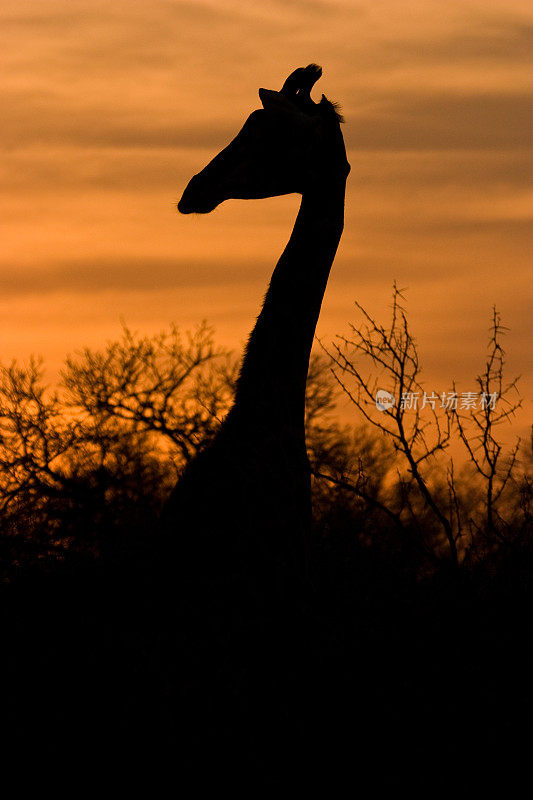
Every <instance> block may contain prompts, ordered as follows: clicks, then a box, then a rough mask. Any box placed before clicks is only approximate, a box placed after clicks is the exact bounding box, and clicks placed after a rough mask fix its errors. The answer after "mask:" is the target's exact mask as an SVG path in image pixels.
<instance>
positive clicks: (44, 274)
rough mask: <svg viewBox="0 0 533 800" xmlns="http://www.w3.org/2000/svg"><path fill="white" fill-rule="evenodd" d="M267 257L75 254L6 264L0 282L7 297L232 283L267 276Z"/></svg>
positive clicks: (156, 290)
mask: <svg viewBox="0 0 533 800" xmlns="http://www.w3.org/2000/svg"><path fill="white" fill-rule="evenodd" d="M271 266H272V265H269V264H267V263H266V261H265V260H261V259H256V260H254V261H253V262H252V263H250V261H249V260H242V259H241V260H239V259H238V258H232V259H231V262H230V263H225V259H224V257H221V258H220V259H217V258H213V259H206V258H196V259H180V258H162V257H159V258H150V257H146V258H134V257H130V258H128V257H127V256H123V257H117V258H111V257H107V258H105V257H98V256H94V257H93V258H77V259H76V258H72V259H68V260H61V261H60V262H59V263H58V264H44V265H43V264H40V265H39V267H38V268H32V267H25V268H24V267H21V266H17V267H12V268H10V267H4V269H3V270H2V276H1V280H0V284H1V286H2V293H3V295H4V297H15V296H21V295H46V294H51V293H55V292H61V293H79V294H82V295H85V294H87V293H101V292H108V291H116V290H120V291H122V292H124V293H127V292H159V291H161V290H162V289H177V288H180V287H187V288H188V287H193V286H198V287H201V286H228V285H231V284H248V283H250V282H254V281H260V280H261V279H262V280H265V276H266V275H267V274H268V273H269V267H271Z"/></svg>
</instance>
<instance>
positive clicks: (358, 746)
mask: <svg viewBox="0 0 533 800" xmlns="http://www.w3.org/2000/svg"><path fill="white" fill-rule="evenodd" d="M315 564H316V565H317V566H315V569H314V577H313V589H312V590H311V591H310V592H309V594H308V596H307V598H306V599H305V602H304V603H303V604H301V603H294V604H293V606H292V608H287V607H286V606H283V604H278V605H277V604H276V603H270V604H269V605H268V607H267V609H266V610H265V609H262V610H261V609H257V608H256V609H251V608H247V607H246V604H243V603H238V602H236V603H231V604H229V605H228V604H226V605H225V606H224V605H223V604H218V603H217V602H215V603H214V604H213V605H212V608H211V611H210V612H209V613H204V614H203V615H202V618H201V619H196V620H193V619H192V618H191V617H190V615H188V618H187V619H185V620H184V619H183V616H181V617H180V614H179V613H177V612H176V610H175V609H176V603H175V602H174V601H175V588H174V587H173V586H172V581H171V578H170V577H169V576H171V573H172V569H171V568H170V569H168V570H167V571H166V573H165V571H163V572H162V573H160V574H159V575H158V577H157V578H154V576H153V570H150V569H147V568H146V564H145V563H143V562H142V561H141V562H138V563H137V564H135V563H129V564H127V565H124V564H123V565H122V566H120V567H118V566H117V565H116V564H115V565H110V564H107V565H106V564H104V563H103V562H102V561H100V562H77V563H75V562H72V563H66V564H63V565H62V566H60V567H57V568H55V569H52V570H46V571H44V570H39V569H36V568H34V569H32V570H28V571H27V572H26V574H23V575H20V576H19V577H18V578H17V579H16V580H14V581H13V582H12V583H11V584H8V585H5V586H3V587H2V590H1V593H0V598H1V614H2V629H3V632H2V640H3V654H2V660H1V663H2V669H1V672H2V674H1V681H2V694H3V700H2V706H3V712H2V729H3V734H4V737H5V740H6V741H5V744H4V747H3V750H2V752H3V753H4V755H6V756H8V755H9V758H10V759H11V758H15V757H17V758H20V759H21V761H22V762H23V763H25V764H26V765H27V766H28V765H31V764H32V763H34V762H35V759H39V758H44V759H45V760H48V762H49V763H52V764H64V763H69V764H71V765H73V764H77V765H78V774H79V775H83V774H85V772H86V771H88V772H89V773H90V772H93V771H94V770H95V769H98V768H100V767H101V766H102V765H103V764H107V765H111V766H112V767H113V768H114V769H116V770H117V771H119V772H120V771H123V772H125V773H128V774H130V775H135V774H136V772H137V770H140V769H141V768H143V769H144V768H146V769H149V770H150V769H152V770H153V769H155V770H156V771H157V774H163V773H166V772H169V773H171V774H172V775H173V779H174V787H175V788H176V789H178V788H180V787H183V786H184V785H185V783H186V782H188V781H190V780H191V779H192V780H193V781H194V782H195V784H196V785H197V787H199V786H200V785H204V784H207V785H213V786H218V787H222V786H227V785H232V786H233V785H235V784H236V783H238V782H239V781H241V780H248V787H249V789H252V788H253V787H257V789H259V788H260V787H262V786H263V787H267V788H268V787H270V788H271V789H277V788H279V787H282V786H283V787H285V788H287V787H288V786H289V785H293V786H300V788H302V789H303V788H304V787H306V786H307V785H308V784H309V785H314V787H315V788H318V787H319V786H321V785H322V782H323V781H325V783H326V785H327V786H329V788H330V789H331V788H332V787H333V785H334V784H335V783H336V782H337V781H340V779H341V777H342V778H343V779H344V780H346V781H348V783H347V786H348V788H349V789H356V788H358V787H359V788H361V787H363V786H367V785H368V786H369V787H374V788H376V787H378V786H383V787H385V788H395V787H399V786H402V787H404V788H406V787H407V788H409V787H415V786H417V787H419V788H422V789H423V790H424V794H426V795H428V796H433V794H434V787H435V786H436V785H440V784H444V783H446V782H447V781H450V782H451V784H452V785H453V784H455V785H456V786H461V788H462V790H465V789H468V787H469V786H472V787H477V788H478V789H479V788H480V786H481V780H482V779H483V780H485V781H488V783H493V782H495V781H496V780H497V778H499V779H501V778H502V776H503V780H504V784H505V785H507V787H508V788H509V787H510V786H511V785H512V783H513V780H514V779H515V778H516V779H517V777H518V775H519V774H520V773H521V771H522V770H523V769H524V768H527V763H528V759H530V754H531V727H530V726H531V718H532V715H531V711H532V709H531V675H532V669H531V668H532V661H533V659H532V651H531V634H532V619H531V572H532V569H531V557H530V556H528V555H527V554H525V553H522V554H520V555H519V556H517V555H514V556H509V557H508V558H507V559H500V562H499V564H498V568H497V569H495V570H490V571H489V570H487V569H486V568H484V567H483V568H481V567H480V568H478V570H477V571H476V570H470V571H468V572H466V571H465V572H464V573H463V574H460V575H456V574H453V573H451V574H450V573H449V572H447V571H446V570H444V569H443V570H441V571H440V572H438V573H435V574H434V575H433V576H431V577H428V578H426V579H425V580H415V579H413V578H411V577H407V576H406V575H405V574H402V572H401V570H398V569H395V566H394V564H392V563H386V562H385V561H384V560H383V559H381V560H376V558H375V557H373V556H371V555H369V554H368V553H366V554H365V553H359V554H358V558H357V559H354V558H353V554H352V558H350V559H347V558H346V554H340V553H338V552H335V551H334V550H331V548H329V549H328V548H324V547H322V546H319V547H318V548H317V554H316V555H315ZM354 564H355V566H354ZM318 565H319V568H318ZM161 575H165V576H166V577H161ZM6 763H9V761H8V760H7V759H6ZM287 772H289V773H290V775H291V776H292V781H293V783H292V784H291V783H290V781H291V778H287V777H282V775H285V776H286V774H287ZM228 781H229V784H228ZM350 793H352V792H351V791H350ZM251 794H252V795H254V794H255V791H252V792H251ZM153 796H163V795H160V794H159V793H158V792H155V793H154V794H153ZM193 796H194V795H193ZM509 796H515V795H513V794H512V793H511V794H510V795H509Z"/></svg>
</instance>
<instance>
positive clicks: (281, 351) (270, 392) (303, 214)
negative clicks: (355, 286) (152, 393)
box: [232, 178, 346, 438]
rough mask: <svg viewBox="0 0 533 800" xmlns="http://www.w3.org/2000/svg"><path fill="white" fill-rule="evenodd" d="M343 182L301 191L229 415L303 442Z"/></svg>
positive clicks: (341, 219) (322, 183) (338, 234)
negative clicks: (317, 332) (309, 373)
mask: <svg viewBox="0 0 533 800" xmlns="http://www.w3.org/2000/svg"><path fill="white" fill-rule="evenodd" d="M345 185H346V179H345V178H344V179H342V180H339V179H338V178H337V179H336V180H333V179H327V178H326V179H324V180H321V181H319V182H317V184H316V185H314V186H313V187H312V188H310V189H308V190H306V191H305V192H304V193H303V196H302V202H301V205H300V210H299V212H298V216H297V218H296V222H295V225H294V229H293V231H292V234H291V237H290V239H289V242H288V244H287V246H286V248H285V250H284V252H283V254H282V256H281V258H280V260H279V261H278V263H277V266H276V268H275V270H274V272H273V275H272V279H271V282H270V286H269V289H268V292H267V294H266V297H265V302H264V304H263V308H262V310H261V313H260V315H259V317H258V319H257V322H256V325H255V327H254V329H253V331H252V333H251V336H250V339H249V342H248V346H247V348H246V352H245V357H244V361H243V365H242V369H241V374H240V377H239V380H238V383H237V391H236V396H235V406H234V409H233V413H232V416H233V418H234V420H235V418H242V419H243V420H244V421H246V420H247V419H249V420H254V421H255V424H256V425H257V423H258V422H259V423H260V422H261V421H262V422H263V424H264V425H266V426H268V427H273V426H276V428H277V429H278V430H279V429H280V427H281V429H283V430H284V435H287V433H288V431H289V430H291V431H292V432H294V433H295V434H296V435H297V436H298V437H300V438H301V437H302V436H303V435H304V411H305V386H306V380H307V371H308V366H309V356H310V353H311V347H312V344H313V339H314V334H315V328H316V324H317V321H318V316H319V314H320V306H321V304H322V298H323V296H324V292H325V289H326V284H327V281H328V277H329V273H330V269H331V265H332V263H333V260H334V258H335V253H336V251H337V247H338V244H339V240H340V237H341V234H342V230H343V225H344V194H345Z"/></svg>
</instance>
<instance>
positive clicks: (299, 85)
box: [281, 64, 322, 99]
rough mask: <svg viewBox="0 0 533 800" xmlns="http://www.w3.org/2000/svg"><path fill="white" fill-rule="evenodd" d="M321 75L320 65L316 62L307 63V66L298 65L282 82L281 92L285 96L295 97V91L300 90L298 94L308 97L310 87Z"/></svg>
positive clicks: (309, 95)
mask: <svg viewBox="0 0 533 800" xmlns="http://www.w3.org/2000/svg"><path fill="white" fill-rule="evenodd" d="M321 75H322V67H319V66H318V64H308V66H307V67H299V68H298V69H295V70H294V72H291V74H290V75H289V77H288V78H287V80H286V81H285V83H284V84H283V88H282V89H281V93H282V94H284V95H286V96H287V97H296V93H297V92H300V95H303V96H304V97H308V98H309V99H310V98H311V89H312V88H313V86H314V85H315V83H316V82H317V80H318V79H319V78H320V76H321Z"/></svg>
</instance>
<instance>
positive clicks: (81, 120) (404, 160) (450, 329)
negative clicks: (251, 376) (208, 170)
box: [0, 0, 533, 431]
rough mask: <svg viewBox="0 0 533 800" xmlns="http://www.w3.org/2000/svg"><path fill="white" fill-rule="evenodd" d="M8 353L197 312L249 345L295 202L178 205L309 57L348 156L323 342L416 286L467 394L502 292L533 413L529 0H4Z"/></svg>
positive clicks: (220, 335) (412, 296)
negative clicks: (206, 209)
mask: <svg viewBox="0 0 533 800" xmlns="http://www.w3.org/2000/svg"><path fill="white" fill-rule="evenodd" d="M1 15H2V17H3V19H2V24H1V42H0V52H1V56H0V59H1V62H2V63H1V82H2V108H3V123H2V145H3V158H2V163H3V168H4V169H3V181H2V231H1V236H2V275H1V278H2V298H1V300H2V309H1V341H0V357H1V358H2V360H4V361H9V360H10V359H11V358H12V357H15V356H16V357H19V358H25V357H27V356H28V355H29V354H30V353H41V354H42V355H43V356H44V357H45V359H46V363H47V364H48V365H49V369H50V375H54V374H56V373H57V370H58V369H59V366H60V364H61V361H62V360H63V357H64V356H65V355H66V354H67V353H68V352H72V351H73V350H75V349H76V348H79V347H82V346H84V345H91V346H94V347H97V346H99V345H102V344H103V343H104V342H105V341H106V340H107V339H110V338H115V337H117V336H118V335H119V334H120V318H121V317H122V318H124V319H125V320H126V322H127V323H128V325H129V326H130V327H132V328H134V329H136V330H138V331H140V332H147V333H151V332H155V331H157V330H160V329H161V328H163V327H165V326H167V325H168V324H169V323H170V322H171V321H175V322H176V323H178V324H179V325H180V326H183V327H191V326H194V325H195V324H196V323H198V322H200V321H201V320H202V319H203V318H206V319H207V320H208V321H209V322H211V323H212V324H213V325H214V326H215V328H216V331H217V339H218V341H219V342H220V343H222V344H226V345H228V346H230V347H233V348H235V349H237V350H239V349H240V348H241V347H242V344H243V343H244V341H245V340H246V337H247V334H248V332H249V330H250V328H251V326H252V325H253V322H254V319H255V317H256V315H257V313H258V311H259V308H260V303H261V300H262V297H263V295H264V292H265V289H266V286H267V283H268V279H269V277H270V273H271V271H272V269H273V267H274V265H275V263H276V260H277V258H278V257H279V255H280V253H281V251H282V249H283V247H284V245H285V242H286V240H287V239H288V236H289V234H290V231H291V229H292V225H293V222H294V218H295V215H296V212H297V209H298V204H299V198H298V197H297V196H295V195H292V196H289V197H283V198H273V199H269V200H261V201H230V202H228V203H226V204H224V205H223V206H221V207H220V208H218V209H217V210H216V211H215V212H213V213H212V214H210V215H206V216H202V217H200V216H195V215H192V216H187V217H182V216H180V215H178V214H177V212H176V210H175V205H174V204H175V202H176V201H177V200H178V199H179V196H180V195H181V192H182V191H183V188H184V187H185V185H186V183H187V181H188V179H189V178H190V177H191V176H192V175H193V174H194V173H195V172H198V171H199V169H201V168H202V167H203V166H204V165H205V164H206V163H207V162H208V161H209V160H210V159H211V158H212V157H213V155H215V154H216V153H217V152H218V151H219V150H220V149H221V148H222V147H223V146H225V145H226V144H227V143H228V141H229V140H230V139H231V138H233V136H234V135H235V133H236V132H237V131H238V130H239V128H240V127H241V125H242V123H243V121H244V120H245V119H246V117H247V115H248V114H249V113H250V112H251V111H253V110H254V109H255V108H258V107H259V99H258V96H257V90H258V88H259V87H261V86H264V87H266V88H270V89H279V88H280V87H281V85H282V84H283V81H284V79H285V77H286V76H287V75H288V74H289V73H290V72H291V71H292V70H293V69H295V68H296V67H299V66H305V65H306V64H308V63H309V62H312V61H314V62H317V63H319V64H321V65H322V66H323V69H324V75H323V78H322V79H321V81H320V82H319V84H318V85H317V86H316V87H315V90H314V97H315V99H319V98H320V94H321V92H324V93H325V94H326V95H327V96H328V97H330V98H331V99H333V100H336V101H338V102H339V103H340V104H341V106H342V109H343V113H344V116H345V118H346V124H345V125H344V128H343V130H344V136H345V140H346V144H347V149H348V158H349V161H350V163H351V165H352V171H351V175H350V178H349V181H348V194H347V204H346V226H345V232H344V237H343V240H342V242H341V247H340V250H339V253H338V256H337V259H336V262H335V264H334V267H333V271H332V275H331V279H330V283H329V286H328V289H327V293H326V296H325V300H324V305H323V311H322V316H321V319H320V323H319V328H318V331H317V332H318V335H319V336H320V337H321V338H322V339H323V340H324V341H325V342H326V343H327V342H330V341H331V340H332V339H333V337H334V335H335V334H336V333H343V332H346V331H347V328H348V323H349V322H351V321H353V322H356V321H357V320H358V319H359V317H358V316H357V314H356V313H355V310H354V306H353V301H354V300H357V301H359V302H360V303H361V304H362V305H364V306H365V307H366V308H367V309H368V310H369V311H371V312H372V313H374V314H375V315H376V316H377V317H378V319H380V320H382V321H386V319H387V316H388V313H389V303H390V295H391V288H392V283H393V280H396V281H397V282H398V284H399V285H400V286H401V287H408V288H407V299H408V307H409V311H410V321H411V327H412V331H413V333H414V334H415V336H416V338H417V341H418V346H419V352H420V357H421V361H422V364H423V365H424V368H425V370H424V376H425V377H426V378H427V379H428V381H430V382H431V388H434V389H435V390H437V391H447V390H450V389H451V386H452V381H453V380H454V379H455V380H457V381H458V384H459V387H460V389H461V390H475V389H476V385H475V376H476V374H477V373H478V372H479V371H480V370H481V369H482V368H483V364H484V361H483V360H484V354H485V344H486V339H487V329H488V324H489V321H490V315H491V308H492V305H493V304H496V305H497V307H498V309H499V310H500V311H501V314H502V318H503V321H504V323H505V324H507V325H508V326H509V328H510V331H509V333H508V334H507V337H506V347H507V351H508V377H509V378H512V377H514V376H515V375H517V374H522V376H523V379H522V383H521V387H522V393H523V395H524V399H525V403H524V411H523V413H522V414H521V417H520V420H519V421H518V428H519V429H520V430H522V431H525V430H526V428H527V426H528V424H529V423H530V422H531V419H532V414H531V409H532V403H531V400H530V398H531V396H532V394H533V381H532V369H531V368H532V358H531V350H532V347H531V345H532V341H533V329H532V328H533V324H532V317H533V314H532V309H533V297H532V294H533V293H532V290H531V286H532V284H533V282H532V280H531V268H530V252H531V248H530V245H531V242H530V239H531V220H530V217H531V212H532V209H533V204H532V202H531V201H532V191H531V175H532V173H531V167H530V161H531V156H530V145H531V131H532V123H533V113H532V102H531V77H532V72H533V71H532V68H531V55H532V52H533V4H532V3H531V2H530V0H261V2H254V1H253V0H248V2H246V1H245V0H242V2H240V1H239V2H237V0H193V1H192V2H179V0H3V2H2V9H1Z"/></svg>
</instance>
